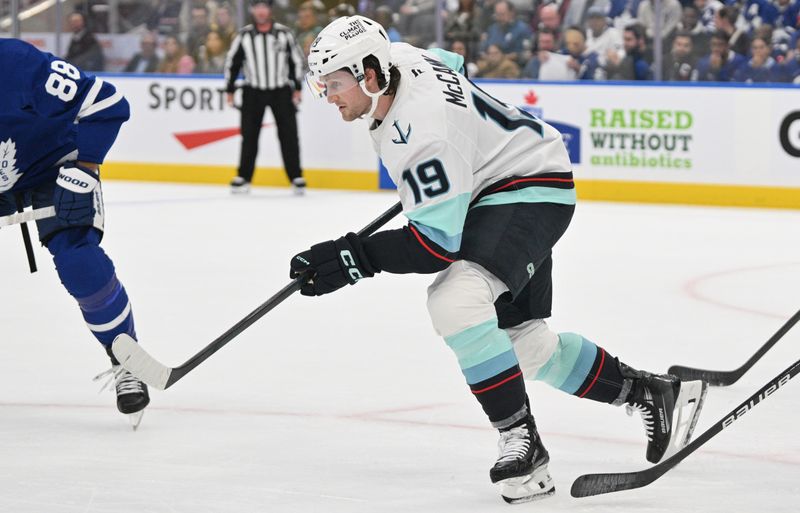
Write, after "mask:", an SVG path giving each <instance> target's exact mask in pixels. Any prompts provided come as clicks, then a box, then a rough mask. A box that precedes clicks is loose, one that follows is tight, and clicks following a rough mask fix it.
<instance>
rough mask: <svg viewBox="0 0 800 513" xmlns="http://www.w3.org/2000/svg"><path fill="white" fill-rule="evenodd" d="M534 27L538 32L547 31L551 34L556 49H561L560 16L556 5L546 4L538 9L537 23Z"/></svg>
mask: <svg viewBox="0 0 800 513" xmlns="http://www.w3.org/2000/svg"><path fill="white" fill-rule="evenodd" d="M536 26H537V27H538V29H539V30H542V29H548V30H549V31H550V32H552V33H553V36H555V38H556V48H561V14H559V12H558V7H557V6H556V4H554V3H551V4H547V5H544V6H542V8H541V9H539V22H538V23H537V25H536Z"/></svg>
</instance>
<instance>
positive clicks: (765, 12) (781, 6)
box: [744, 0, 800, 33]
mask: <svg viewBox="0 0 800 513" xmlns="http://www.w3.org/2000/svg"><path fill="white" fill-rule="evenodd" d="M744 13H745V15H744V18H745V20H747V22H748V23H750V24H751V25H753V26H758V25H760V24H762V23H768V24H770V25H772V26H773V27H775V28H776V29H784V30H786V31H787V32H790V33H791V32H794V31H795V30H796V29H797V28H798V23H800V20H798V17H799V16H800V1H798V0H773V1H770V0H747V4H746V6H745V8H744Z"/></svg>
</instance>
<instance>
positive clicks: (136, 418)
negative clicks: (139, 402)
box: [127, 410, 144, 431]
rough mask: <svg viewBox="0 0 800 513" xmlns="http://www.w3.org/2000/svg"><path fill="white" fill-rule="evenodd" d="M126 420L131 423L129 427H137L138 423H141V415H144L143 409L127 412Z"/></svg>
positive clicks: (134, 428) (135, 428)
mask: <svg viewBox="0 0 800 513" xmlns="http://www.w3.org/2000/svg"><path fill="white" fill-rule="evenodd" d="M127 416H128V421H129V422H130V423H131V427H132V428H133V430H134V431H136V430H137V429H139V424H141V423H142V417H143V416H144V410H139V411H137V412H136V413H128V414H127Z"/></svg>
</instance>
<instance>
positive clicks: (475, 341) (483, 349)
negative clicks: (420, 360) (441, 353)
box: [444, 317, 517, 370]
mask: <svg viewBox="0 0 800 513" xmlns="http://www.w3.org/2000/svg"><path fill="white" fill-rule="evenodd" d="M444 340H445V342H447V345H448V346H450V349H452V350H453V352H455V353H456V357H457V358H458V364H459V366H460V367H461V369H462V370H464V369H470V368H472V367H475V366H477V365H480V364H482V363H485V362H488V361H489V360H491V359H492V358H494V357H496V356H499V355H501V354H503V353H507V352H509V351H511V354H512V355H513V354H514V350H513V347H512V345H511V339H510V338H509V337H508V333H506V332H505V331H504V330H501V329H500V328H498V327H497V317H494V318H492V319H489V320H488V321H486V322H482V323H481V324H478V325H477V326H472V327H470V328H467V329H465V330H463V331H459V332H458V333H456V334H455V335H450V336H448V337H445V338H444ZM516 359H517V357H516V355H514V361H515V363H516Z"/></svg>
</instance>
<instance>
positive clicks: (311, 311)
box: [0, 182, 800, 513]
mask: <svg viewBox="0 0 800 513" xmlns="http://www.w3.org/2000/svg"><path fill="white" fill-rule="evenodd" d="M104 190H105V196H106V205H107V207H108V212H107V223H106V227H107V235H106V237H105V240H104V247H105V249H106V251H107V252H108V253H109V254H110V255H111V256H112V258H113V259H114V261H115V263H116V265H117V272H118V276H119V277H120V279H121V280H122V281H123V283H124V284H125V286H126V287H127V289H128V293H129V295H130V297H131V299H132V301H133V306H134V311H135V315H136V325H137V330H138V334H139V337H140V339H141V341H142V343H143V344H145V345H146V347H147V349H148V350H149V351H150V352H151V353H152V354H153V355H154V356H156V357H157V358H158V359H160V360H161V361H163V362H165V363H168V364H171V365H177V364H180V363H182V362H183V361H185V360H186V359H187V358H188V357H189V356H191V355H192V354H194V353H195V352H196V351H198V350H199V349H200V348H202V347H204V346H205V345H206V344H208V343H209V342H210V341H211V340H213V339H214V338H216V337H217V336H218V335H220V334H221V333H222V332H224V331H225V330H226V329H228V328H229V327H230V326H231V325H233V324H234V323H235V322H237V321H238V320H239V319H241V318H242V317H244V316H245V315H246V314H247V313H249V312H250V311H251V310H253V309H255V308H256V307H257V306H258V305H259V304H261V303H262V302H263V301H264V300H266V299H267V298H268V297H269V296H271V295H272V294H273V293H275V292H276V291H278V290H279V289H280V288H281V287H283V286H284V285H285V284H286V283H288V277H287V276H288V269H287V267H288V266H287V262H288V260H289V258H290V257H291V256H292V255H293V254H294V253H295V252H297V251H299V250H302V249H304V248H305V247H307V246H308V245H310V244H312V243H315V242H318V241H320V240H325V239H328V238H332V237H337V236H339V235H342V234H344V233H345V232H347V231H351V230H357V229H359V228H360V227H361V226H363V225H365V224H367V223H368V222H369V221H371V220H372V219H373V218H375V217H376V216H377V215H378V214H380V213H381V212H383V210H385V209H386V208H388V207H389V206H390V205H391V204H392V203H393V202H395V201H396V198H395V196H394V195H393V194H391V193H356V192H333V191H316V190H309V191H308V194H307V196H306V197H303V198H298V197H294V196H292V195H291V192H290V191H289V190H288V189H269V188H257V189H255V190H254V192H253V194H252V195H251V196H250V197H231V196H230V195H229V194H228V191H227V189H226V188H223V187H217V186H177V185H154V184H131V183H124V182H109V183H107V184H105V189H104ZM399 223H400V220H399V219H398V220H397V221H396V222H395V223H394V224H393V225H394V226H397V225H399ZM36 253H37V256H38V258H39V264H40V267H41V271H40V272H39V273H37V274H35V275H30V274H28V273H27V266H26V263H25V254H24V250H23V247H22V242H21V238H20V236H19V229H18V228H17V227H11V228H4V229H3V230H0V256H1V257H0V262H2V266H3V267H2V269H3V272H2V281H0V283H2V292H3V300H4V301H3V307H2V308H1V309H0V326H2V328H0V330H1V331H0V349H2V357H0V512H3V513H23V512H25V513H28V512H30V513H34V512H35V513H40V512H48V513H49V512H53V513H73V512H74V513H78V512H81V513H106V512H108V513H111V512H114V513H117V512H126V513H127V512H130V513H134V512H136V513H146V512H158V513H161V512H163V513H172V512H181V513H183V512H185V513H205V512H209V513H212V512H213V513H217V512H220V513H222V512H225V513H227V512H231V513H234V512H235V513H248V512H330V513H341V512H354V513H361V512H370V513H372V512H458V513H468V512H481V513H486V512H492V511H498V512H499V511H512V510H513V511H516V512H520V511H531V512H533V511H546V512H562V511H569V512H577V513H599V512H613V513H624V512H637V513H659V512H665V513H676V512H689V511H692V512H694V511H697V512H708V513H710V512H719V513H731V512H754V511H770V512H772V513H778V512H792V513H794V512H796V511H797V510H798V505H797V502H798V499H800V437H798V436H797V431H798V428H797V426H798V422H800V413H798V409H797V405H798V398H800V383H794V382H791V383H789V385H788V386H786V387H785V389H782V390H780V391H779V392H778V393H776V394H774V395H772V396H771V397H770V398H769V399H768V400H767V401H766V402H764V403H763V405H761V406H759V407H758V408H756V409H755V410H753V411H752V412H750V413H748V414H747V415H746V416H745V418H743V419H742V420H741V421H740V422H737V423H736V424H735V425H734V426H733V427H732V428H731V429H728V430H725V432H723V433H722V434H720V435H719V436H718V437H716V438H715V439H714V440H712V441H711V442H709V443H708V444H706V446H704V447H703V449H701V450H700V451H698V452H697V453H695V454H693V455H692V456H690V457H689V458H688V459H687V460H686V461H685V462H684V463H683V464H681V465H680V466H679V467H677V468H676V469H674V470H673V471H671V472H669V473H668V474H667V475H666V476H664V477H663V478H661V479H660V480H658V481H656V482H655V483H654V484H652V485H650V486H648V487H646V488H643V489H641V490H636V491H631V492H620V493H616V494H611V495H606V496H600V497H595V498H588V499H573V498H571V497H570V495H569V487H570V485H571V484H572V481H573V479H574V478H575V477H577V476H578V475H580V474H583V473H587V472H616V471H630V470H638V469H641V468H645V467H646V466H647V465H648V464H647V462H646V461H645V458H644V453H645V448H644V434H643V429H642V427H641V423H640V421H639V419H638V417H637V418H633V419H631V418H628V417H627V416H625V414H624V412H623V410H622V409H621V408H613V407H610V406H607V405H601V404H596V403H591V402H589V401H585V400H578V399H575V398H572V397H569V396H565V395H564V394H562V393H560V392H558V391H555V390H552V389H550V388H548V387H547V386H546V385H544V384H541V383H531V384H530V386H529V393H530V395H531V398H532V402H533V405H534V411H535V414H536V417H537V421H538V423H539V426H540V431H541V433H542V436H543V438H544V441H545V443H546V445H547V447H548V449H549V450H550V454H551V458H552V463H551V473H552V475H553V477H554V479H555V480H556V488H557V493H556V496H555V498H553V499H548V500H546V501H543V502H540V503H531V504H526V505H520V506H508V505H506V504H504V503H503V502H502V501H501V499H500V498H499V496H498V493H497V490H496V489H495V488H494V487H493V486H492V485H491V483H490V482H489V479H488V470H489V467H490V466H491V464H492V463H493V461H494V458H495V445H494V444H495V442H496V435H495V433H494V432H493V431H492V430H491V429H490V428H489V427H487V423H486V420H485V418H484V417H483V414H482V413H481V411H480V409H479V407H478V405H477V403H476V402H475V400H474V399H473V398H472V397H471V395H470V394H469V393H468V390H467V388H466V386H465V384H464V382H463V378H462V376H461V373H460V371H459V369H458V366H457V364H456V362H455V358H454V356H453V355H452V354H451V353H450V350H449V349H448V348H447V347H446V346H445V344H444V343H443V342H442V341H441V340H440V339H438V338H437V337H436V335H435V334H434V333H433V330H432V328H431V326H430V321H429V320H428V317H427V312H426V309H425V297H426V296H425V289H426V286H427V284H428V283H429V282H430V281H431V279H432V277H430V276H393V275H379V276H377V277H376V278H374V279H372V280H366V281H364V282H362V283H359V284H358V285H357V286H355V287H348V288H347V289H345V290H343V291H340V292H338V293H336V294H333V295H331V296H327V297H323V298H315V299H311V298H305V297H302V296H300V295H296V296H293V297H292V298H290V299H289V300H287V301H286V302H285V303H284V304H282V305H280V306H279V307H277V308H276V309H275V310H274V311H272V312H270V313H269V314H268V315H267V316H266V317H264V318H263V319H261V320H260V321H259V322H258V323H257V324H255V325H254V326H252V327H251V328H250V329H248V330H247V331H246V332H244V333H243V334H242V335H240V336H239V337H238V338H237V339H235V340H234V341H233V342H231V343H230V344H229V345H228V346H227V347H225V348H224V349H222V350H221V351H220V352H219V353H217V354H216V355H214V356H213V357H212V358H210V359H209V360H208V361H206V362H205V363H204V364H202V365H201V366H200V367H198V368H197V369H196V370H195V371H194V372H192V373H191V374H189V375H187V376H186V377H185V378H184V379H183V380H181V381H180V382H179V383H177V384H176V385H175V386H174V387H172V388H171V389H170V390H167V391H166V392H157V391H156V392H153V393H152V403H151V407H150V408H148V410H147V413H146V414H145V416H144V419H143V422H142V426H141V427H140V429H139V431H138V432H135V433H134V432H132V431H131V429H130V427H129V426H128V425H127V421H126V419H125V418H124V417H123V416H122V415H120V414H119V413H117V412H116V408H115V407H114V405H113V403H114V398H113V394H111V393H108V392H106V393H103V394H102V395H98V394H97V388H98V385H97V384H96V383H93V382H92V381H91V377H92V376H94V375H95V374H97V373H98V372H100V371H101V370H104V369H105V368H106V367H107V359H106V357H105V353H104V352H103V351H102V350H101V348H100V347H99V346H98V345H97V344H96V343H95V342H94V341H93V339H92V337H91V336H90V335H89V333H88V331H87V329H86V327H85V325H84V324H83V322H82V319H81V317H80V314H79V312H78V310H77V307H76V305H75V303H74V301H73V300H72V299H71V298H70V297H69V296H68V295H67V294H66V293H65V292H64V290H63V289H62V288H61V286H60V284H59V283H58V277H57V276H56V274H55V272H54V270H53V268H52V267H53V266H52V263H51V261H50V258H49V255H48V253H47V251H46V250H45V249H43V248H41V247H37V248H36ZM554 273H555V305H554V313H555V315H554V317H553V318H552V319H551V321H550V324H551V326H552V327H553V329H555V330H556V331H575V332H578V333H581V334H583V335H585V336H586V337H587V338H589V339H591V340H593V341H595V342H597V343H598V344H600V345H602V346H603V347H605V348H606V349H607V350H608V351H609V352H610V353H611V354H612V355H614V356H619V357H621V358H622V359H623V360H624V361H626V362H628V363H630V364H631V365H634V366H637V367H640V368H645V369H649V370H658V371H663V370H666V368H667V367H668V366H669V365H671V364H676V363H680V364H687V365H694V366H705V367H710V368H720V369H729V368H734V367H738V366H739V365H740V364H741V363H743V362H744V361H745V360H746V359H747V357H749V356H750V354H752V352H753V351H754V350H755V349H756V348H758V347H759V346H760V345H761V344H763V343H764V342H765V341H766V340H767V338H768V337H769V336H770V335H771V334H772V333H773V332H774V331H775V330H777V328H778V327H779V326H780V325H781V324H782V323H783V322H784V321H785V320H786V319H787V318H788V317H789V316H790V315H791V314H792V313H794V312H795V311H796V309H797V308H800V295H799V294H798V291H800V212H795V211H776V210H746V209H726V208H689V207H674V206H643V205H625V204H606V203H590V202H583V203H581V204H580V205H579V207H578V210H577V213H576V217H575V219H574V221H573V225H572V227H571V228H570V230H569V231H568V232H567V235H566V236H565V237H564V239H563V240H562V241H561V242H560V243H559V246H558V247H557V248H556V251H555V268H554ZM798 357H800V327H797V328H795V329H794V330H793V331H791V332H790V333H789V334H788V335H786V337H785V338H784V340H782V341H781V342H780V343H779V344H778V345H777V346H776V347H775V348H774V349H773V350H772V351H770V352H769V353H768V354H767V356H765V357H764V358H763V360H762V361H761V362H759V363H758V364H757V365H756V366H755V367H754V368H753V369H752V370H751V371H750V373H748V374H747V375H746V376H745V377H744V378H742V380H741V381H740V382H739V383H737V384H736V385H735V386H733V387H730V388H726V389H719V388H718V389H712V390H711V391H710V392H709V395H708V400H707V405H706V408H705V411H704V414H703V416H702V417H701V419H700V422H699V425H698V428H697V430H698V433H699V432H701V431H703V430H705V429H706V428H707V427H708V426H709V425H711V424H712V423H714V422H716V421H717V420H719V419H720V418H721V417H722V415H723V414H725V413H727V412H728V411H729V410H730V409H732V408H733V407H734V406H736V405H737V404H738V403H739V402H740V401H742V400H743V399H744V398H745V397H747V396H749V395H750V394H751V393H753V392H754V391H755V390H756V389H758V388H759V387H760V386H761V385H762V384H763V383H765V382H766V381H767V380H769V379H771V378H772V377H773V376H775V375H776V374H777V373H778V372H779V371H781V370H783V369H784V368H785V367H787V366H788V365H789V364H790V363H791V362H793V361H795V360H796V359H797V358H798Z"/></svg>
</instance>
